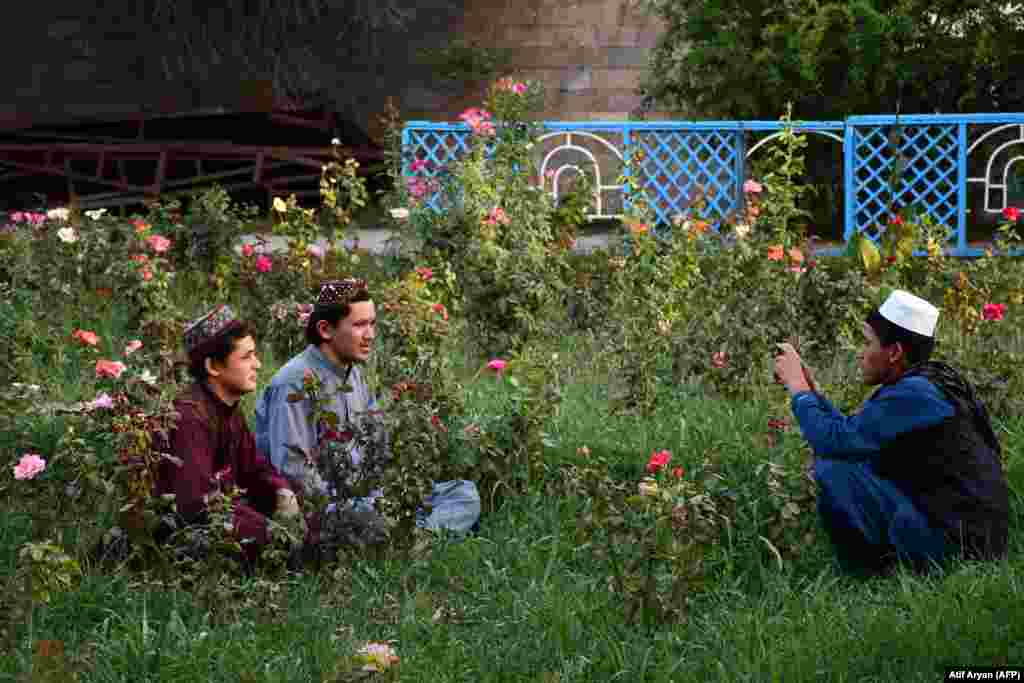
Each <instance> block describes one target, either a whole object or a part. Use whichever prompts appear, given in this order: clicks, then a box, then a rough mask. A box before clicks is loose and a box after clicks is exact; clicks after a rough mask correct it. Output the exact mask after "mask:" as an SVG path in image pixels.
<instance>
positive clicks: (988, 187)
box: [967, 123, 1024, 213]
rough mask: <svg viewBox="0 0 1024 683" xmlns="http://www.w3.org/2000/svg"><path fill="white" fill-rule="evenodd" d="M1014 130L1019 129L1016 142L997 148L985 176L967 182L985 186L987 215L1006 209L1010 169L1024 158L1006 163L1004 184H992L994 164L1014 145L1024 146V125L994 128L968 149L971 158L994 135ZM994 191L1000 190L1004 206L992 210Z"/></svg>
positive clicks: (1013, 124) (1012, 124)
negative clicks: (976, 149)
mask: <svg viewBox="0 0 1024 683" xmlns="http://www.w3.org/2000/svg"><path fill="white" fill-rule="evenodd" d="M1012 128H1017V129H1018V133H1017V139H1016V140H1010V141H1009V142H1004V143H1003V144H1001V145H999V146H998V147H996V149H995V151H994V152H992V154H991V155H990V156H989V158H988V163H987V164H985V176H984V177H982V178H968V179H967V182H969V183H982V184H983V185H984V186H985V189H984V194H985V208H984V210H985V213H999V212H1001V211H1002V210H1003V209H1005V208H1006V202H1007V197H1006V186H1007V184H1008V183H1007V180H1008V178H1009V174H1010V167H1011V166H1013V164H1014V163H1016V162H1018V161H1024V157H1019V156H1018V157H1013V158H1011V159H1010V160H1009V161H1007V162H1006V165H1005V166H1003V182H1002V183H993V182H992V164H993V163H994V162H995V160H996V157H998V156H999V155H1000V154H1001V153H1002V152H1003V150H1006V149H1009V148H1010V147H1013V146H1014V145H1024V125H1020V124H1016V123H1009V124H1006V125H1005V126H998V127H996V128H993V129H992V130H990V131H988V132H986V133H985V134H984V135H982V136H981V137H980V138H978V139H977V140H975V141H974V142H973V143H971V146H970V147H968V148H967V156H970V154H971V152H973V151H974V148H975V147H977V146H978V145H980V144H981V143H982V142H984V141H985V140H986V139H988V138H989V137H991V136H992V135H995V134H996V133H999V132H1001V131H1004V130H1009V129H1012ZM992 190H999V191H1000V192H1001V193H1002V195H1003V202H1002V204H1003V205H1002V206H997V207H995V208H992V205H991V204H992V201H991V200H992Z"/></svg>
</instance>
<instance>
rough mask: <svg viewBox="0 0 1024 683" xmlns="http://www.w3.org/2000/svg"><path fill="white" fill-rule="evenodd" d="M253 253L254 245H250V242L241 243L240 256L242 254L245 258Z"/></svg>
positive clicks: (254, 251)
mask: <svg viewBox="0 0 1024 683" xmlns="http://www.w3.org/2000/svg"><path fill="white" fill-rule="evenodd" d="M255 253H256V247H254V246H252V245H251V244H243V245H242V256H244V257H245V258H251V257H252V255H253V254H255Z"/></svg>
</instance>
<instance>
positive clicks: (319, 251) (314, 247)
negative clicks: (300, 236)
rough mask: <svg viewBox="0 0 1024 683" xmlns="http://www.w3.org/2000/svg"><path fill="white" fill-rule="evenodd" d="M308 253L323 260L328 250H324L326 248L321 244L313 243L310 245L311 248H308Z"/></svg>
mask: <svg viewBox="0 0 1024 683" xmlns="http://www.w3.org/2000/svg"><path fill="white" fill-rule="evenodd" d="M306 253H307V254H309V255H310V256H312V257H313V258H315V259H320V260H322V259H323V257H324V254H325V253H326V252H325V251H324V248H323V247H321V246H320V245H319V244H311V245H309V248H308V249H306Z"/></svg>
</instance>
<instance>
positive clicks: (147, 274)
mask: <svg viewBox="0 0 1024 683" xmlns="http://www.w3.org/2000/svg"><path fill="white" fill-rule="evenodd" d="M142 279H143V280H145V281H146V282H149V281H150V280H152V279H153V271H151V270H150V269H149V268H146V269H145V270H144V271H142Z"/></svg>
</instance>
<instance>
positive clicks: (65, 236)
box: [57, 228, 78, 244]
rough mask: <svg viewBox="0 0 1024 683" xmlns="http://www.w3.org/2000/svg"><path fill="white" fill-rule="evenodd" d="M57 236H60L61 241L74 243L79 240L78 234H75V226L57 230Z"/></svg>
mask: <svg viewBox="0 0 1024 683" xmlns="http://www.w3.org/2000/svg"><path fill="white" fill-rule="evenodd" d="M57 237H59V238H60V241H61V242H66V243H67V244H72V243H74V242H77V241H78V235H76V234H75V229H74V228H61V229H60V230H58V231H57Z"/></svg>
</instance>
